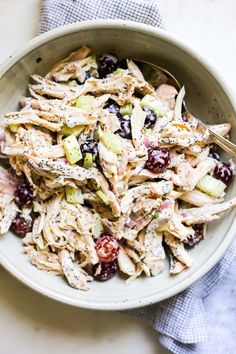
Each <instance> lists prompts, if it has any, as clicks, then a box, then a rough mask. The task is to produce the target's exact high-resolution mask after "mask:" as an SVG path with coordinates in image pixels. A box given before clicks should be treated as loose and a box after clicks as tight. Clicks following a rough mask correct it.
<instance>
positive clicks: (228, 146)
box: [209, 129, 236, 157]
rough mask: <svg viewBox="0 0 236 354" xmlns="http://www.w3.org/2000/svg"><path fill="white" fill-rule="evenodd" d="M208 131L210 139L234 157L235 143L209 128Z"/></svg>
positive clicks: (235, 155)
mask: <svg viewBox="0 0 236 354" xmlns="http://www.w3.org/2000/svg"><path fill="white" fill-rule="evenodd" d="M209 132H210V135H211V137H212V140H213V142H214V143H215V144H217V145H218V146H220V147H221V148H222V149H223V150H224V151H226V152H227V153H228V154H229V155H232V156H234V157H236V145H235V144H233V143H232V142H231V141H229V140H227V139H225V138H223V136H220V135H219V134H216V133H214V132H213V131H212V130H210V129H209Z"/></svg>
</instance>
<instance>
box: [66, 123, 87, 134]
mask: <svg viewBox="0 0 236 354" xmlns="http://www.w3.org/2000/svg"><path fill="white" fill-rule="evenodd" d="M84 128H85V126H84V125H76V126H75V127H73V128H69V127H68V126H67V125H64V126H63V127H62V128H61V131H60V133H61V134H62V135H65V136H69V135H72V134H73V135H75V136H77V135H79V134H80V133H81V132H82V131H83V130H84Z"/></svg>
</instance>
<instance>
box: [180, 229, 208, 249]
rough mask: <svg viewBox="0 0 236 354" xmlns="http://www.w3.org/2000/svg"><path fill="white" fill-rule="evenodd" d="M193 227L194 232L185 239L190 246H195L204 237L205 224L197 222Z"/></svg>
mask: <svg viewBox="0 0 236 354" xmlns="http://www.w3.org/2000/svg"><path fill="white" fill-rule="evenodd" d="M192 227H193V229H194V234H193V235H191V236H189V237H188V238H187V240H184V241H183V242H184V243H185V244H186V245H188V246H189V247H193V246H195V245H196V244H197V243H199V242H200V241H201V240H202V239H203V224H196V225H193V226H192Z"/></svg>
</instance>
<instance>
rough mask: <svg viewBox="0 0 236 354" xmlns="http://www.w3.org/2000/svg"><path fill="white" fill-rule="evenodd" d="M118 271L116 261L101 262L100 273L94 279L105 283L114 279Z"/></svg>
mask: <svg viewBox="0 0 236 354" xmlns="http://www.w3.org/2000/svg"><path fill="white" fill-rule="evenodd" d="M117 269H118V266H117V263H116V261H113V262H106V263H104V262H102V263H101V272H100V273H99V274H97V275H95V279H97V280H99V281H106V280H109V279H111V278H113V277H114V275H115V274H116V272H117Z"/></svg>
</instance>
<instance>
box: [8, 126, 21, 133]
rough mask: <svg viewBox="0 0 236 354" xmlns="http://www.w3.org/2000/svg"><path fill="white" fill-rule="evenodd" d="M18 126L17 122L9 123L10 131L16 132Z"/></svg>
mask: <svg viewBox="0 0 236 354" xmlns="http://www.w3.org/2000/svg"><path fill="white" fill-rule="evenodd" d="M19 127H20V126H19V124H9V129H10V131H11V132H12V133H17V131H18V129H19Z"/></svg>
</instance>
